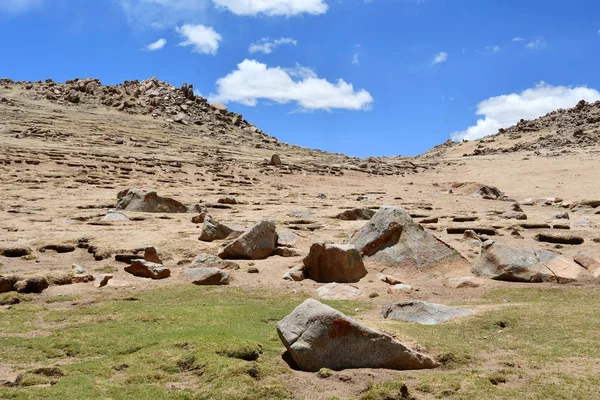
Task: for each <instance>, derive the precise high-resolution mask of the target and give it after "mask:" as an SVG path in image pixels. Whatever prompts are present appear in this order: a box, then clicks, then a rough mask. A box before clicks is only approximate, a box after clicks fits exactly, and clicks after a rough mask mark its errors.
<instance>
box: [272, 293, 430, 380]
mask: <svg viewBox="0 0 600 400" xmlns="http://www.w3.org/2000/svg"><path fill="white" fill-rule="evenodd" d="M277 333H278V334H279V338H280V339H281V341H282V342H283V344H284V346H285V347H286V349H287V350H288V352H289V354H290V356H291V358H292V359H293V361H294V362H295V364H296V365H297V366H298V367H299V368H300V369H301V370H303V371H310V372H316V371H319V370H320V369H321V368H329V369H333V370H343V369H348V368H387V369H397V370H409V369H426V368H435V367H437V363H436V362H435V361H434V360H432V359H431V358H429V357H427V356H425V355H423V354H420V353H417V352H416V351H414V350H411V349H410V348H408V347H406V346H404V345H403V344H402V343H400V342H398V341H396V340H395V339H394V338H392V337H391V336H389V335H387V334H385V333H381V332H377V331H375V330H373V329H371V328H369V327H367V326H365V325H362V324H360V323H358V322H356V321H354V320H353V319H351V318H349V317H347V316H345V315H344V314H342V313H340V312H339V311H337V310H335V309H333V308H331V307H329V306H327V305H325V304H322V303H320V302H318V301H316V300H313V299H308V300H306V301H305V302H304V303H302V304H300V305H299V306H298V307H296V309H294V311H292V313H291V314H289V315H288V316H287V317H285V318H284V319H282V320H281V321H279V323H278V324H277Z"/></svg>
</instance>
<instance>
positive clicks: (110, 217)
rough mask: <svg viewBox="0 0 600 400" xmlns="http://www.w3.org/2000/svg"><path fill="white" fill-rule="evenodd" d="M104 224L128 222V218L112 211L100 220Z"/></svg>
mask: <svg viewBox="0 0 600 400" xmlns="http://www.w3.org/2000/svg"><path fill="white" fill-rule="evenodd" d="M102 221H104V222H118V221H130V219H129V217H128V216H127V215H125V214H123V213H121V212H118V211H113V212H109V213H108V214H106V215H105V216H104V218H102Z"/></svg>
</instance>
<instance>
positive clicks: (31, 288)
mask: <svg viewBox="0 0 600 400" xmlns="http://www.w3.org/2000/svg"><path fill="white" fill-rule="evenodd" d="M48 286H49V283H48V280H47V279H46V278H44V277H43V276H30V277H27V278H23V279H21V280H18V281H17V282H15V285H14V287H15V290H16V291H17V292H19V293H42V292H43V291H44V290H45V289H47V288H48Z"/></svg>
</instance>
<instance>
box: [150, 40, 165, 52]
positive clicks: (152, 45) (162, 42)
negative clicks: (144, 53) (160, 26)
mask: <svg viewBox="0 0 600 400" xmlns="http://www.w3.org/2000/svg"><path fill="white" fill-rule="evenodd" d="M166 44H167V39H164V38H161V39H158V40H157V41H156V42H154V43H150V44H149V45H148V46H146V47H145V49H146V50H148V51H157V50H160V49H162V48H163V47H165V45H166Z"/></svg>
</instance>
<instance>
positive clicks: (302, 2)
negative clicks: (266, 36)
mask: <svg viewBox="0 0 600 400" xmlns="http://www.w3.org/2000/svg"><path fill="white" fill-rule="evenodd" d="M213 2H214V3H215V5H216V6H217V7H220V8H226V9H228V10H229V11H231V12H232V13H234V14H236V15H259V14H264V15H268V16H276V15H282V16H286V17H291V16H293V15H299V14H314V15H318V14H325V13H326V12H327V9H328V8H329V7H328V6H327V4H326V3H325V1H324V0H213Z"/></svg>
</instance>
